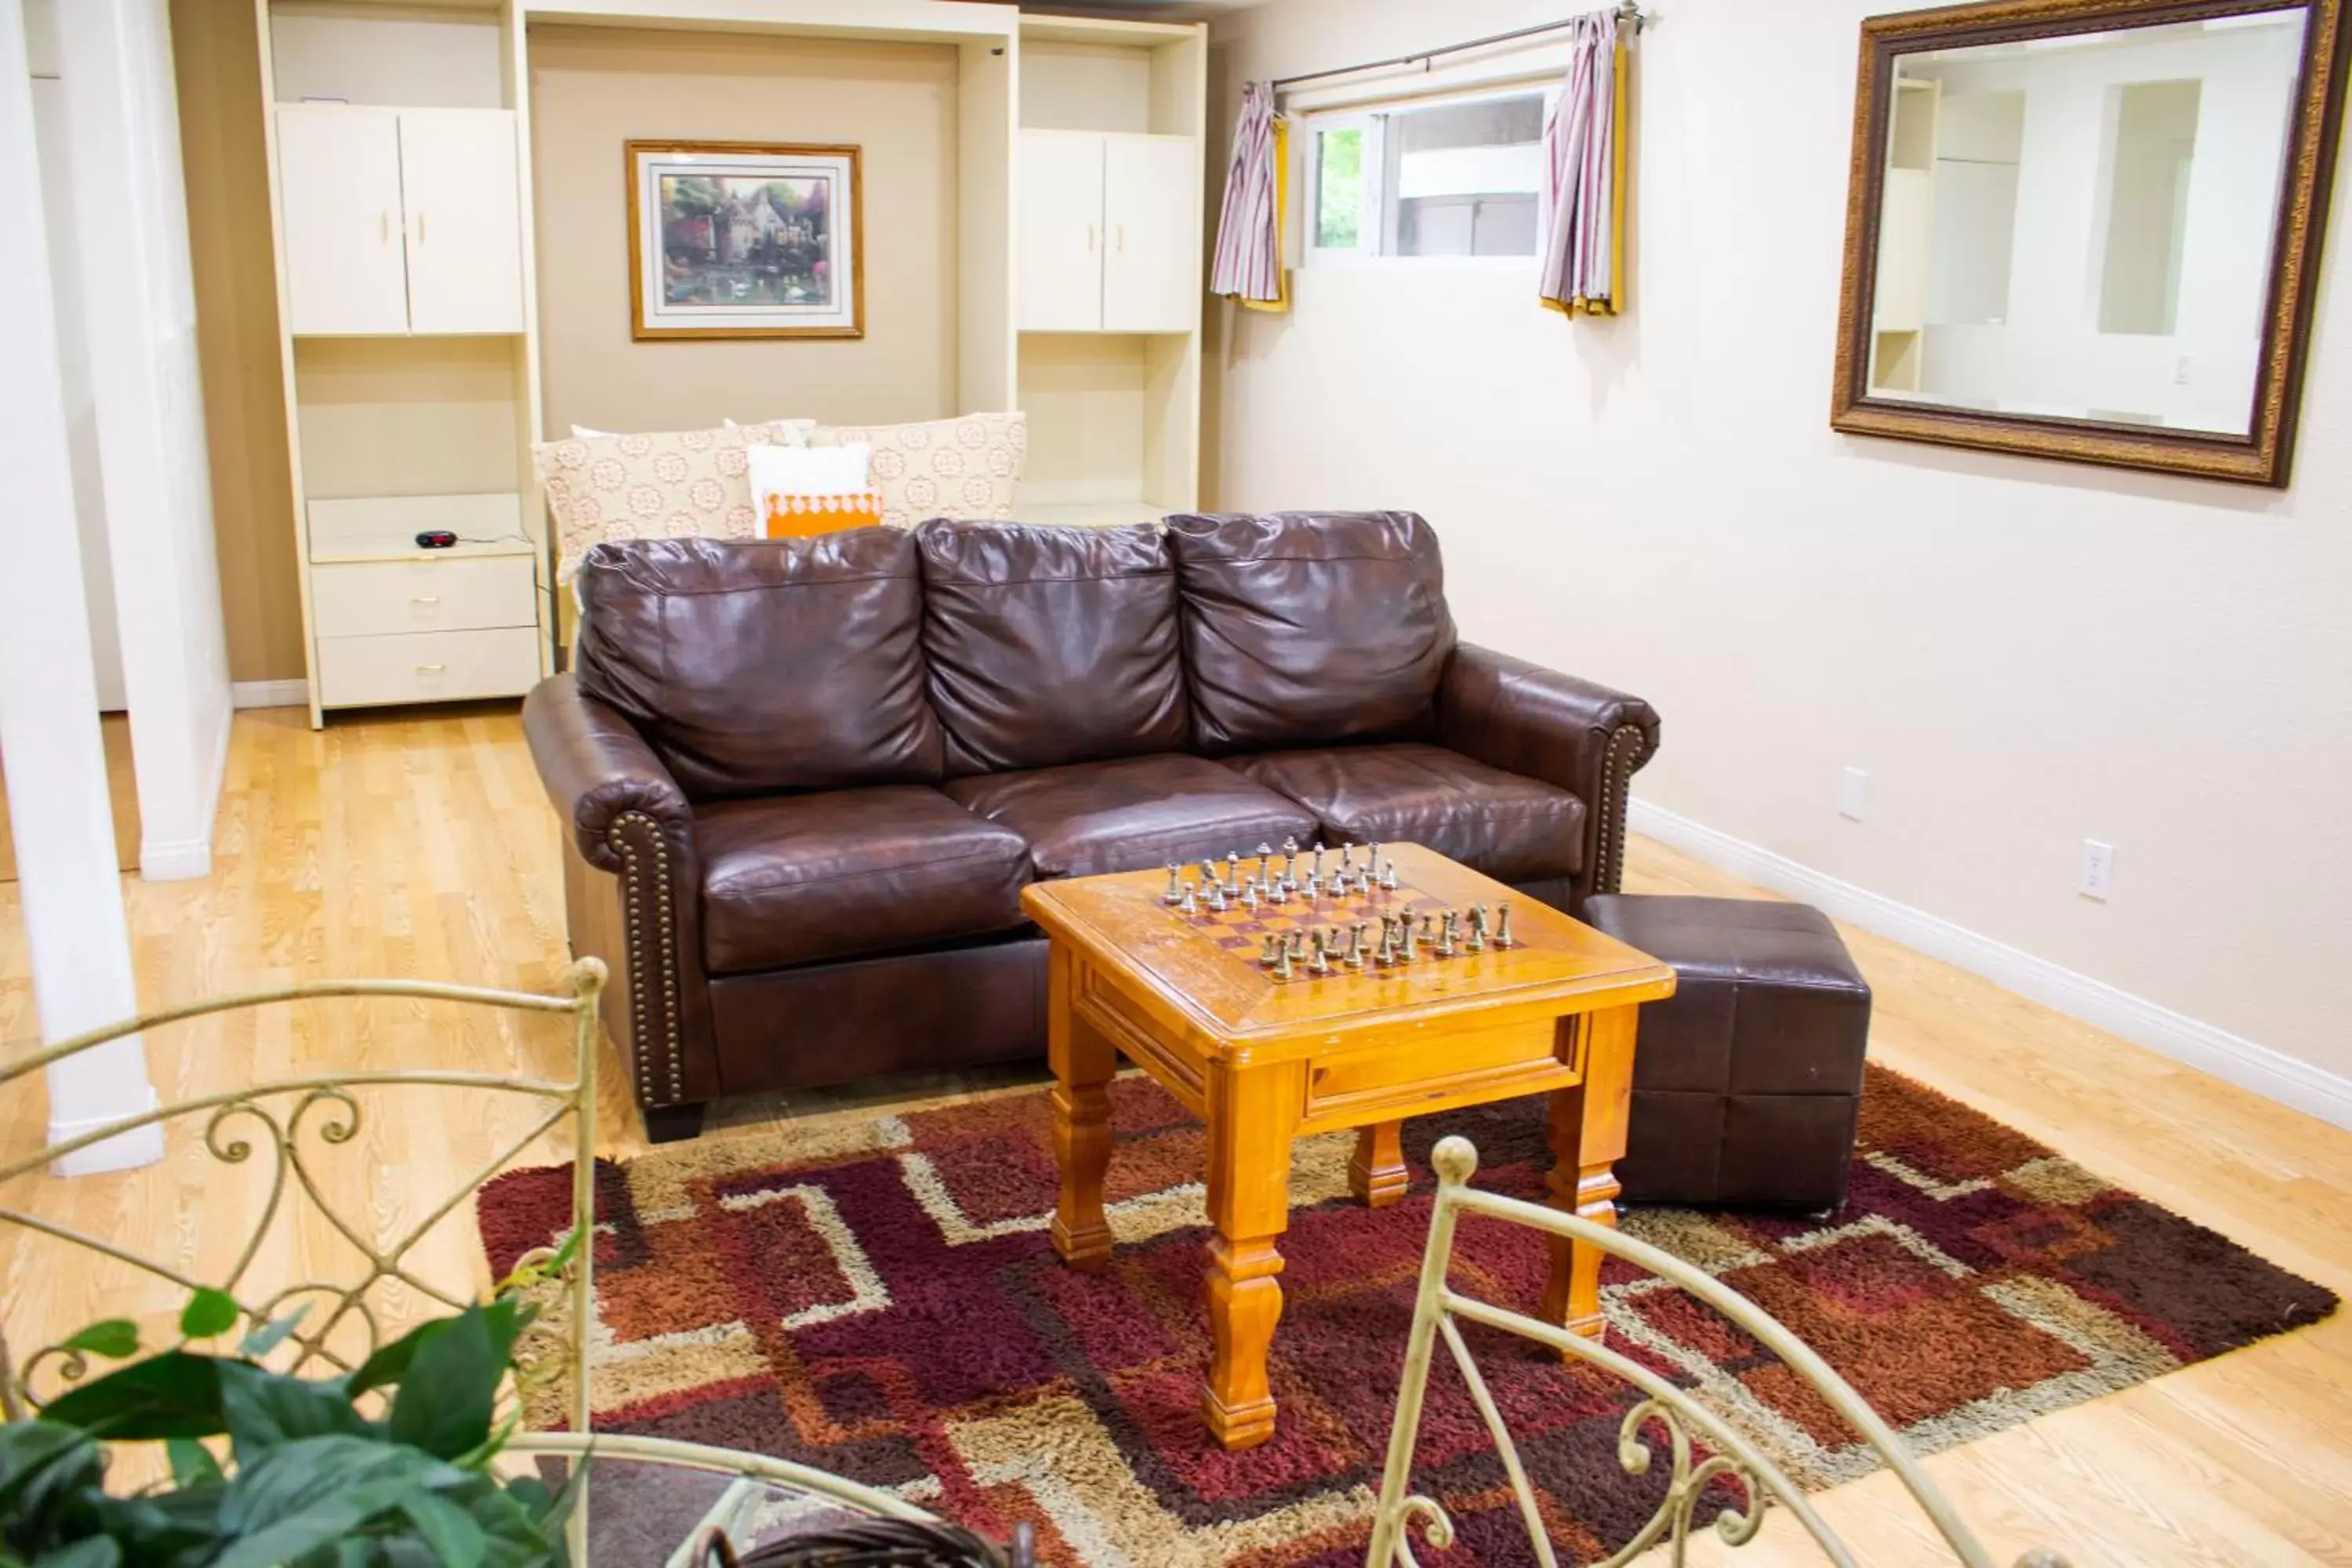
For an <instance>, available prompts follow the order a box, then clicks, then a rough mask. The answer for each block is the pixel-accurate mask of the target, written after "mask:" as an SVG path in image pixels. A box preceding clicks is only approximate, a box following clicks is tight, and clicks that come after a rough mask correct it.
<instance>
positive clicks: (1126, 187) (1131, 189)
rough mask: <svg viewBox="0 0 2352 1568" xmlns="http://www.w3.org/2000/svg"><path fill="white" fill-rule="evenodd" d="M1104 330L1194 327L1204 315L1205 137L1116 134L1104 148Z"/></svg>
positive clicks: (1130, 330) (1174, 329)
mask: <svg viewBox="0 0 2352 1568" xmlns="http://www.w3.org/2000/svg"><path fill="white" fill-rule="evenodd" d="M1103 221H1104V225H1105V232H1106V234H1107V235H1108V246H1109V248H1108V250H1107V251H1106V252H1105V253H1104V256H1103V307H1102V318H1103V319H1102V324H1103V330H1104V331H1112V332H1189V331H1192V328H1193V326H1194V325H1195V324H1196V323H1198V321H1200V319H1201V237H1200V236H1201V227H1200V225H1201V165H1200V143H1199V142H1195V141H1194V140H1193V139H1192V138H1191V137H1189V136H1114V137H1112V138H1110V140H1109V142H1108V143H1106V145H1105V147H1104V153H1103Z"/></svg>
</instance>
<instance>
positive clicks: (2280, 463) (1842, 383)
mask: <svg viewBox="0 0 2352 1568" xmlns="http://www.w3.org/2000/svg"><path fill="white" fill-rule="evenodd" d="M2290 10H2300V11H2301V12H2303V14H2304V17H2305V21H2304V34H2303V43H2302V59H2301V65H2300V70H2299V76H2298V79H2297V81H2296V85H2295V89H2294V100H2293V107H2292V111H2291V114H2290V118H2289V121H2288V125H2287V133H2286V143H2285V157H2284V167H2283V171H2282V178H2281V182H2280V189H2279V195H2278V199H2277V206H2276V230H2275V234H2274V237H2273V248H2272V252H2271V258H2270V273H2269V280H2268V287H2267V292H2266V295H2265V298H2264V300H2263V310H2262V317H2261V336H2260V343H2259V352H2258V353H2257V356H2256V361H2255V374H2254V383H2253V395H2252V409H2251V416H2250V418H2249V421H2248V428H2247V430H2246V432H2245V433H2244V434H2242V435H2239V434H2233V433H2228V432H2221V431H2211V430H2200V429H2195V428H2189V427H2168V426H2161V425H2151V424H2143V423H2135V422H2125V421H2121V420H2115V419H2105V418H2099V417H2085V418H2075V417H2069V416H2061V415H2052V414H2041V413H2035V414H2025V413H2002V412H1993V411H1990V410H1986V409H1982V408H1974V407H1963V406H1957V405H1938V404H1934V403H1927V402H1920V401H1913V400H1910V399H1906V398H1899V397H1891V396H1886V395H1875V394H1874V391H1873V388H1872V386H1871V384H1870V378H1871V374H1872V372H1871V365H1872V359H1873V353H1872V351H1873V348H1874V342H1873V337H1874V327H1875V325H1876V311H1875V302H1874V293H1875V290H1876V288H1877V283H1878V279H1877V271H1878V253H1879V225H1880V218H1881V212H1882V202H1883V199H1884V195H1885V184H1886V181H1885V175H1886V168H1887V161H1888V135H1889V127H1890V123H1891V121H1892V118H1893V116H1892V112H1891V111H1892V108H1893V104H1892V99H1893V96H1894V94H1895V90H1896V89H1895V79H1896V69H1895V68H1896V64H1897V61H1898V59H1899V58H1900V57H1902V56H1905V55H1909V54H1916V53H1923V52H1927V51H1931V50H1941V49H1952V48H1958V47H1975V46H1986V45H2029V46H2030V45H2032V43H2033V42H2034V41H2036V40H2049V39H2053V38H2059V37H2067V36H2070V35H2077V34H2087V33H2095V32H2102V31H2106V30H2111V29H2121V28H2137V27H2147V26H2164V25H2168V24H2174V23H2194V22H2211V21H2214V20H2217V19H2225V18H2234V17H2243V16H2253V15H2255V14H2258V13H2263V12H2278V11H2290ZM2347 41H2348V40H2347V34H2346V30H2345V27H2344V16H2343V0H2301V3H2300V4H2293V3H2288V4H2283V3H2282V0H1990V3H1987V4H1975V5H1947V6H1940V7H1937V8H1935V9H1932V10H1925V11H1907V12H1902V13H1898V14H1895V15H1892V16H1872V17H1869V18H1866V19H1865V20H1864V22H1863V24H1862V47H1861V61H1860V64H1859V67H1858V68H1857V75H1856V83H1855V88H1854V119H1853V153H1852V162H1851V165H1850V170H1849V174H1848V180H1849V184H1848V187H1847V192H1848V195H1847V205H1846V227H1845V251H1844V277H1843V284H1842V287H1841V289H1840V292H1839V296H1838V338H1837V366H1836V384H1835V386H1834V388H1833V392H1832V401H1831V409H1830V425H1831V427H1832V428H1833V429H1836V430H1840V431H1843V432H1846V433H1849V434H1853V435H1861V436H1880V437H1893V438H1895V439H1898V440H1908V441H1926V442H1933V443H1937V444H1939V445H1943V446H1950V447H1975V448H1978V449H1980V450H1985V451H1995V452H2012V453H2021V454H2025V455H2029V456H2033V457H2043V458H2062V459H2065V460H2069V461H2074V462H2086V463H2100V464H2106V465H2110V466H2113V467H2118V468H2146V469H2153V470H2156V471H2158V472H2164V473H2175V474H2191V475H2196V476H2200V477H2201V478H2205V479H2223V480H2230V481H2233V482H2236V483H2241V484H2253V485H2269V486H2273V487H2284V485H2285V484H2286V482H2287V479H2288V476H2289V472H2290V469H2291V467H2292V463H2293V459H2294V437H2295V425H2296V419H2297V416H2298V414H2299V412H2300V409H2301V404H2302V396H2303V377H2304V371H2305V361H2306V359H2307V357H2308V353H2309V348H2310V338H2311V325H2312V314H2313V310H2314V306H2315V300H2316V296H2317V293H2318V286H2319V258H2320V247H2321V241H2322V238H2323V237H2324V235H2325V232H2326V221H2327V198H2328V190H2329V186H2330V184H2332V181H2333V178H2334V171H2335V163H2336V140H2337V137H2338V133H2339V131H2340V128H2341V125H2342V120H2343V109H2344V91H2345V78H2346V71H2347Z"/></svg>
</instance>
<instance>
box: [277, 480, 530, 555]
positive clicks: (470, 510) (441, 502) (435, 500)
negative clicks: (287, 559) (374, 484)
mask: <svg viewBox="0 0 2352 1568" xmlns="http://www.w3.org/2000/svg"><path fill="white" fill-rule="evenodd" d="M307 510H308V511H309V515H310V562H311V564H313V565H318V566H323V565H330V564H344V563H351V562H355V561H453V560H456V561H462V560H467V559H469V558H474V559H478V558H480V557H483V556H499V555H530V556H535V555H537V554H538V553H539V545H538V543H537V542H536V541H534V540H532V539H531V538H530V535H529V533H528V532H527V531H525V529H524V528H523V525H522V497H521V496H520V495H518V494H515V493H513V492H511V491H506V492H500V493H497V494H490V495H467V496H364V497H357V498H352V499H350V500H313V501H311V502H310V505H309V508H308V509H307ZM436 529H446V530H447V531H449V532H451V533H454V534H456V535H457V537H458V542H457V543H456V544H453V545H451V546H449V548H447V549H446V550H421V549H419V548H417V544H416V536H417V535H418V534H420V533H425V532H428V531H433V530H436Z"/></svg>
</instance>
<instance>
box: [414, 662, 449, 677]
mask: <svg viewBox="0 0 2352 1568" xmlns="http://www.w3.org/2000/svg"><path fill="white" fill-rule="evenodd" d="M447 668H449V667H448V666H447V665H446V664H420V665H418V666H417V667H416V673H417V674H419V675H439V674H441V673H443V672H444V671H445V670H446V669H447Z"/></svg>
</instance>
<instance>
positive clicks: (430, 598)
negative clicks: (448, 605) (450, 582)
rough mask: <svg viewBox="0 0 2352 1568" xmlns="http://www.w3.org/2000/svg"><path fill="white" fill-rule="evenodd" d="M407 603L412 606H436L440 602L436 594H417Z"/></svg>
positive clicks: (439, 597)
mask: <svg viewBox="0 0 2352 1568" xmlns="http://www.w3.org/2000/svg"><path fill="white" fill-rule="evenodd" d="M408 602H409V603H410V604H412V605H437V604H439V603H440V602H441V595H438V594H419V595H416V596H415V598H413V599H411V600H409V601H408Z"/></svg>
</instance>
